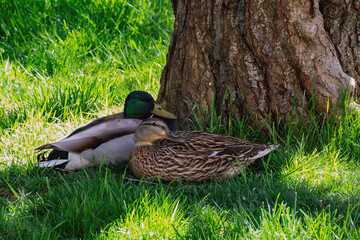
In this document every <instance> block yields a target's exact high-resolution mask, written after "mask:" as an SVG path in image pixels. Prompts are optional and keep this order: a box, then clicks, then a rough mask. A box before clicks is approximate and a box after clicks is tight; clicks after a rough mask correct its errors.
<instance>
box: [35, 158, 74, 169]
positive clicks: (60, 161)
mask: <svg viewBox="0 0 360 240" xmlns="http://www.w3.org/2000/svg"><path fill="white" fill-rule="evenodd" d="M68 161H69V160H68V159H54V160H50V161H42V162H38V163H36V164H35V166H36V167H40V168H50V167H53V166H58V165H61V164H64V163H66V162H68Z"/></svg>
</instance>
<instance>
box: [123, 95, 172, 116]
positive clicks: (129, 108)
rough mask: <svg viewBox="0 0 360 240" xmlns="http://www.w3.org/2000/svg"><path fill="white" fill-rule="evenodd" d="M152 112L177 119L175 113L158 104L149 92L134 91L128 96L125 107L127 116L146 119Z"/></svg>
mask: <svg viewBox="0 0 360 240" xmlns="http://www.w3.org/2000/svg"><path fill="white" fill-rule="evenodd" d="M152 114H155V115H158V116H160V117H164V118H168V119H176V116H175V115H174V114H172V113H170V112H168V111H166V110H165V109H164V108H162V107H161V106H160V105H158V104H156V103H155V100H154V98H153V97H152V96H151V95H150V94H148V93H147V92H143V91H134V92H131V93H130V94H129V95H128V96H127V97H126V100H125V108H124V115H125V117H127V118H140V119H145V118H148V117H150V116H151V115H152Z"/></svg>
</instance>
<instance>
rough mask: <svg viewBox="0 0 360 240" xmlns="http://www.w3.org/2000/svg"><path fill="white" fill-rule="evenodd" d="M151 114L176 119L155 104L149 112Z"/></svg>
mask: <svg viewBox="0 0 360 240" xmlns="http://www.w3.org/2000/svg"><path fill="white" fill-rule="evenodd" d="M151 113H152V114H155V115H157V116H160V117H163V118H168V119H177V117H176V115H175V114H173V113H171V112H168V111H166V110H165V109H164V108H163V107H162V106H160V105H159V104H157V103H155V106H154V109H153V110H152V111H151Z"/></svg>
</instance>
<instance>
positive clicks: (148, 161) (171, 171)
mask: <svg viewBox="0 0 360 240" xmlns="http://www.w3.org/2000/svg"><path fill="white" fill-rule="evenodd" d="M134 141H135V147H134V148H133V150H132V151H131V153H130V157H129V164H130V170H131V171H132V173H133V174H134V175H135V176H136V177H137V178H142V177H144V178H152V179H154V180H156V179H157V178H158V177H159V178H160V179H161V180H163V181H172V180H175V181H177V180H179V179H180V180H181V179H186V180H187V181H202V180H206V179H210V178H213V177H216V178H218V179H223V178H226V177H233V176H235V175H236V174H239V173H240V172H241V171H242V169H243V166H248V165H250V164H251V163H253V162H254V161H255V160H256V159H257V158H260V157H263V156H265V155H266V154H268V153H269V152H271V151H272V150H274V149H275V148H276V147H277V145H267V144H257V143H251V142H248V141H245V140H241V139H238V138H234V137H228V136H221V135H217V134H212V133H208V132H202V131H175V132H171V133H170V132H169V128H168V127H167V125H166V124H165V123H164V122H163V121H161V120H159V119H155V118H150V119H146V120H144V121H143V122H142V123H141V124H140V125H139V127H138V128H137V129H136V131H135V134H134ZM238 163H240V164H241V166H239V164H238Z"/></svg>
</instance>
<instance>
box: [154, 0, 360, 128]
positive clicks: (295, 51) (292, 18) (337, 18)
mask: <svg viewBox="0 0 360 240" xmlns="http://www.w3.org/2000/svg"><path fill="white" fill-rule="evenodd" d="M172 4H173V9H174V14H175V23H174V32H173V35H172V38H171V42H170V47H169V51H168V55H167V64H166V66H165V68H164V70H163V72H162V76H161V87H160V91H159V99H158V100H159V102H160V103H161V104H163V105H165V106H166V108H168V109H169V110H171V111H173V112H176V113H177V114H178V117H179V119H180V123H182V124H184V123H185V120H186V118H187V117H191V114H192V113H191V110H192V109H193V106H194V105H195V103H198V104H200V105H202V106H203V107H205V108H206V109H210V107H211V104H212V100H214V106H215V109H216V113H217V114H218V115H220V114H221V113H227V112H229V111H233V112H234V113H235V114H236V115H237V116H240V117H241V116H243V114H245V113H248V112H250V111H254V110H255V111H254V113H255V115H254V116H256V117H258V118H259V119H261V120H277V119H278V118H282V119H283V118H287V117H289V116H290V114H291V112H296V113H298V114H300V115H299V116H306V115H307V112H308V111H309V108H307V107H306V106H307V105H308V104H309V103H310V102H311V103H315V104H317V110H316V111H317V113H319V114H321V113H325V112H327V111H330V112H332V111H334V109H335V107H336V105H337V104H338V103H339V101H341V100H342V99H343V96H342V92H346V91H347V92H350V93H353V92H354V89H355V86H356V84H359V75H360V44H359V42H360V39H359V38H360V37H359V32H360V18H359V16H360V14H359V5H360V3H359V1H358V0H354V1H353V2H351V1H344V0H343V1H341V0H332V1H328V0H326V1H325V0H323V1H320V2H319V0H313V1H310V0H280V1H279V0H269V1H263V0H243V1H235V0H207V1H205V0H201V1H200V0H172ZM350 76H352V77H354V78H355V79H357V80H358V81H357V83H356V82H355V80H354V79H353V78H352V77H350ZM229 92H230V93H231V94H227V93H229ZM230 97H231V98H232V99H230ZM212 98H214V99H212Z"/></svg>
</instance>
